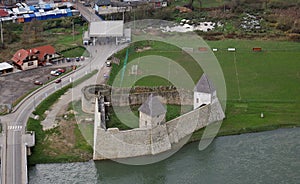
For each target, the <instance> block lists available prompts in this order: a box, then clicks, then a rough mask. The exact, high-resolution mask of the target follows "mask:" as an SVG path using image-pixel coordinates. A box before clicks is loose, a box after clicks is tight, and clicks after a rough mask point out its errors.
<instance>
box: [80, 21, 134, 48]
mask: <svg viewBox="0 0 300 184" xmlns="http://www.w3.org/2000/svg"><path fill="white" fill-rule="evenodd" d="M85 34H86V33H85ZM84 37H87V35H84ZM88 37H89V39H90V40H87V39H84V44H86V43H88V42H89V41H90V42H92V43H93V45H96V43H99V44H109V43H115V44H116V45H118V44H121V43H125V42H127V43H128V42H130V41H131V30H130V29H125V28H124V22H123V20H116V21H99V22H91V23H90V25H89V30H88Z"/></svg>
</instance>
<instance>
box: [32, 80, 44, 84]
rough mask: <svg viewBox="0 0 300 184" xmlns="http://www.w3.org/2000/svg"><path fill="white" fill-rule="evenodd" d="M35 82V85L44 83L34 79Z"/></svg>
mask: <svg viewBox="0 0 300 184" xmlns="http://www.w3.org/2000/svg"><path fill="white" fill-rule="evenodd" d="M34 84H35V85H43V82H41V81H38V80H36V81H34Z"/></svg>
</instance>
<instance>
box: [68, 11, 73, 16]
mask: <svg viewBox="0 0 300 184" xmlns="http://www.w3.org/2000/svg"><path fill="white" fill-rule="evenodd" d="M72 15H73V14H72V11H71V10H70V9H67V16H68V17H72Z"/></svg>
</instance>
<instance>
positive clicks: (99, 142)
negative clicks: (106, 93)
mask: <svg viewBox="0 0 300 184" xmlns="http://www.w3.org/2000/svg"><path fill="white" fill-rule="evenodd" d="M223 118H224V113H223V110H222V108H221V105H220V103H219V101H218V100H217V101H215V102H214V103H212V104H208V105H205V106H203V107H200V108H197V109H195V110H193V111H191V112H189V113H186V114H184V115H182V116H180V117H178V118H176V119H173V120H171V121H168V122H166V123H165V124H163V125H159V126H157V127H155V128H153V129H141V128H136V129H132V130H127V131H119V129H117V128H109V129H107V130H105V129H103V128H101V127H100V126H99V124H97V122H95V126H97V125H98V126H97V127H96V128H95V134H94V136H95V139H94V141H95V144H94V150H95V151H94V155H93V159H94V160H102V159H118V158H128V157H138V156H145V155H155V154H159V153H163V152H165V151H168V150H170V149H171V147H172V146H173V145H174V144H176V143H178V142H179V141H180V140H182V139H183V138H185V137H186V136H188V135H191V134H192V133H193V132H194V131H196V130H198V129H200V128H203V127H205V126H207V125H208V124H210V123H213V122H215V121H219V120H222V119H223Z"/></svg>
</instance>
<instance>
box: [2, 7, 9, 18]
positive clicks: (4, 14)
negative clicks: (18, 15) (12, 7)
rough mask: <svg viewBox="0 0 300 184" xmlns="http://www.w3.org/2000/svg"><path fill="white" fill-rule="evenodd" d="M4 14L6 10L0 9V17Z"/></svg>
mask: <svg viewBox="0 0 300 184" xmlns="http://www.w3.org/2000/svg"><path fill="white" fill-rule="evenodd" d="M6 16H8V12H7V11H5V10H2V9H0V17H6Z"/></svg>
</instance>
